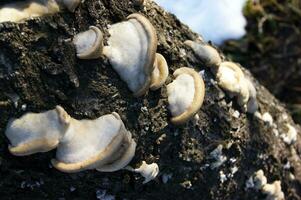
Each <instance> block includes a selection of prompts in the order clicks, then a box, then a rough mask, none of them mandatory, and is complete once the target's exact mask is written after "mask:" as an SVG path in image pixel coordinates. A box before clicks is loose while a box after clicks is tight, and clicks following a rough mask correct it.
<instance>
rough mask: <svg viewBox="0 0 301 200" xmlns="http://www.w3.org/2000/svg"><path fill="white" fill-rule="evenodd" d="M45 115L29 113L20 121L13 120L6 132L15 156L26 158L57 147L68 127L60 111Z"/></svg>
mask: <svg viewBox="0 0 301 200" xmlns="http://www.w3.org/2000/svg"><path fill="white" fill-rule="evenodd" d="M58 109H62V108H61V107H59V106H58V107H57V108H56V109H53V110H50V111H47V112H43V113H27V114H25V115H23V116H22V117H21V118H19V119H12V120H10V122H9V123H8V125H7V127H6V131H5V135H6V137H7V138H8V139H9V141H10V143H11V145H9V147H8V149H9V151H10V152H11V153H12V154H13V155H17V156H24V155H30V154H33V153H38V152H46V151H50V150H52V149H54V148H56V147H57V145H58V143H59V140H60V138H61V137H62V133H63V132H65V130H66V129H67V127H68V126H67V125H66V124H64V123H62V121H61V119H60V116H59V112H60V111H59V110H58Z"/></svg>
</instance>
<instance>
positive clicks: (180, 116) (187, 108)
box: [167, 67, 205, 125]
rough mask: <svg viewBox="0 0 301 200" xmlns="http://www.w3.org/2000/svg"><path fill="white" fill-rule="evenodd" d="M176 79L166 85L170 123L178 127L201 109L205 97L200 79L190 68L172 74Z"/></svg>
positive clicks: (203, 86) (183, 68) (203, 84)
mask: <svg viewBox="0 0 301 200" xmlns="http://www.w3.org/2000/svg"><path fill="white" fill-rule="evenodd" d="M173 75H174V77H175V78H176V79H175V80H174V81H173V82H172V83H170V84H168V85H167V95H168V103H169V109H170V111H171V114H172V116H173V117H172V119H171V122H172V123H173V124H176V125H179V124H183V123H185V122H186V121H188V120H189V119H191V118H192V117H193V116H194V115H195V114H196V113H197V111H198V110H199V109H200V108H201V106H202V104H203V101H204V96H205V83H204V81H203V79H202V77H201V76H200V75H199V74H198V73H197V72H196V71H195V70H194V69H191V68H187V67H182V68H179V69H177V70H176V71H175V72H174V74H173Z"/></svg>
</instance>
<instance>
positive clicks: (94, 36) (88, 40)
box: [73, 26, 103, 59]
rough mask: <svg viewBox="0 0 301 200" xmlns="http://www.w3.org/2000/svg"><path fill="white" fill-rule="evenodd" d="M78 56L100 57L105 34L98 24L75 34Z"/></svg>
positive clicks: (81, 57) (86, 57) (85, 57)
mask: <svg viewBox="0 0 301 200" xmlns="http://www.w3.org/2000/svg"><path fill="white" fill-rule="evenodd" d="M73 43H74V45H75V47H76V52H77V57H78V58H80V59H95V58H99V57H100V56H101V54H102V50H103V34H102V32H101V30H100V29H99V28H97V27H96V26H90V27H89V30H87V31H84V32H81V33H79V34H77V35H75V36H74V38H73Z"/></svg>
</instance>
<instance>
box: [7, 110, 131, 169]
mask: <svg viewBox="0 0 301 200" xmlns="http://www.w3.org/2000/svg"><path fill="white" fill-rule="evenodd" d="M5 134H6V136H7V137H8V139H9V140H10V142H11V144H12V145H10V146H9V150H10V152H11V153H12V154H14V155H19V156H22V155H30V154H33V153H37V152H46V151H50V150H52V149H54V148H56V147H57V153H56V159H53V160H52V164H53V166H54V167H55V168H57V169H58V170H60V171H63V172H70V173H71V172H78V171H82V170H86V169H97V170H99V171H116V170H119V169H122V168H124V167H125V166H126V165H128V163H129V162H130V161H131V160H132V158H133V156H134V154H135V149H136V143H135V141H134V140H133V139H132V135H131V133H130V132H129V131H127V130H126V128H125V126H124V124H123V122H122V120H121V119H120V116H119V115H118V114H117V113H112V114H109V115H104V116H102V117H99V118H97V119H95V120H76V119H74V118H72V117H71V116H70V115H68V113H67V112H66V111H65V110H64V109H63V108H62V107H60V106H57V107H56V108H55V109H54V110H50V111H47V112H44V113H28V114H25V115H24V116H22V117H21V118H20V119H13V120H12V121H11V122H10V123H9V124H8V126H7V129H6V132H5Z"/></svg>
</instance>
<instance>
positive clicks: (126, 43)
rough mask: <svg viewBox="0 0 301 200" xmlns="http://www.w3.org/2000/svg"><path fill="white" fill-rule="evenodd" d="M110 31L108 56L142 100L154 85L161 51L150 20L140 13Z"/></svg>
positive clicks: (106, 51) (113, 26)
mask: <svg viewBox="0 0 301 200" xmlns="http://www.w3.org/2000/svg"><path fill="white" fill-rule="evenodd" d="M127 19H128V20H127V21H125V22H120V23H117V24H114V25H112V26H111V27H110V28H109V33H110V37H109V39H108V46H105V47H104V55H105V56H106V57H107V58H108V59H109V61H110V63H111V65H112V66H113V68H114V69H115V70H116V71H117V73H118V74H119V76H120V77H121V79H122V80H123V81H125V82H126V83H127V85H128V87H129V89H130V90H131V91H132V92H133V93H134V96H136V97H138V96H141V95H143V94H145V93H146V92H147V91H148V89H149V85H150V82H151V74H152V72H153V70H154V62H155V55H156V50H157V35H156V31H155V29H154V27H153V26H152V24H151V23H150V21H149V20H148V19H147V18H145V17H144V16H142V15H140V14H132V15H129V16H128V18H127Z"/></svg>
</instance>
